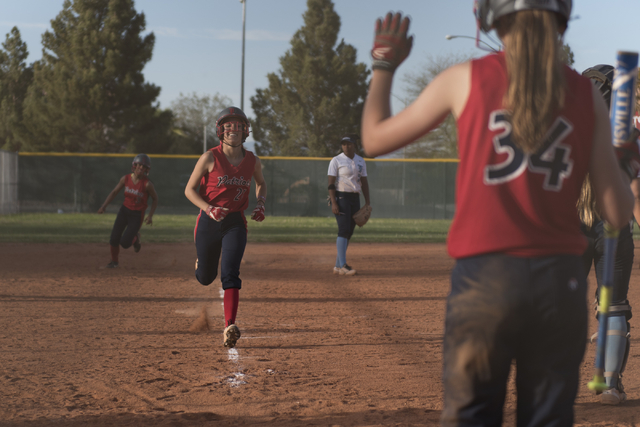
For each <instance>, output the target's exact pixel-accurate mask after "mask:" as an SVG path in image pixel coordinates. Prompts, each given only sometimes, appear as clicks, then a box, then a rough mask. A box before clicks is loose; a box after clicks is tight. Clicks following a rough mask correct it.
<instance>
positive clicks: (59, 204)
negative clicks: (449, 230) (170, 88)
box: [3, 153, 458, 219]
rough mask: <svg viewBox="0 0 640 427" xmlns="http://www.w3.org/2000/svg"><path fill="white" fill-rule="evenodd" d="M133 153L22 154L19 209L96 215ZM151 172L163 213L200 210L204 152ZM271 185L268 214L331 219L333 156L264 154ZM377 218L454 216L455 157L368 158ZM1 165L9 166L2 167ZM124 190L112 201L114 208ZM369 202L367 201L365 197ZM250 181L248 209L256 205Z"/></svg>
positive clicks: (167, 159)
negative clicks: (191, 194)
mask: <svg viewBox="0 0 640 427" xmlns="http://www.w3.org/2000/svg"><path fill="white" fill-rule="evenodd" d="M133 157H134V156H133V155H122V154H99V155H96V154H53V153H51V154H35V153H20V156H19V165H20V169H19V180H18V194H19V198H18V202H19V211H20V212H96V211H97V210H98V208H99V207H100V205H101V204H102V203H103V202H104V200H105V199H106V197H107V195H108V194H109V192H110V191H111V190H113V188H114V187H115V186H116V184H117V183H118V181H119V179H120V178H121V177H122V176H123V175H124V174H127V173H129V172H130V171H131V162H132V160H133ZM150 157H151V172H150V174H149V177H150V179H151V181H152V182H153V184H154V186H155V188H156V191H157V193H158V198H159V203H158V209H157V210H156V213H158V214H163V213H164V214H195V213H197V208H196V207H194V206H193V205H192V204H191V202H189V201H188V200H187V198H186V197H185V196H184V188H185V186H186V184H187V181H188V180H189V176H190V175H191V172H192V170H193V168H194V166H195V164H196V162H197V160H198V157H199V156H169V155H151V156H150ZM260 160H261V161H262V167H263V174H264V177H265V180H266V182H267V193H268V195H267V203H266V214H267V215H273V216H311V217H323V216H327V217H328V216H332V213H331V208H330V207H329V206H328V205H327V196H328V191H327V184H328V182H327V170H328V168H329V161H330V160H331V159H330V158H286V157H262V158H261V159H260ZM366 163H367V173H368V181H369V188H370V196H371V205H372V206H373V209H374V211H373V215H374V216H375V217H377V218H426V219H451V218H453V213H454V210H455V176H456V171H457V166H458V163H457V161H455V160H438V161H434V160H396V159H394V160H389V159H385V160H378V159H374V160H372V159H367V160H366ZM3 170H4V164H3ZM123 197H124V196H123V193H122V192H120V194H119V195H118V197H116V199H115V200H114V201H113V202H112V203H111V204H110V206H109V208H108V209H107V210H108V211H109V212H116V211H117V209H118V208H119V206H120V204H121V203H122V201H123ZM361 200H362V202H363V203H364V198H363V197H362V196H361ZM255 202H256V198H255V188H254V185H253V184H252V189H251V192H250V200H249V203H250V204H249V206H250V209H251V208H252V206H253V204H255Z"/></svg>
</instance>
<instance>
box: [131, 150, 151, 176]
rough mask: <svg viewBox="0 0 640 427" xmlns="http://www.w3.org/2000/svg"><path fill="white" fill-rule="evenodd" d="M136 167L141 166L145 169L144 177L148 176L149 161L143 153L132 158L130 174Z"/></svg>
mask: <svg viewBox="0 0 640 427" xmlns="http://www.w3.org/2000/svg"><path fill="white" fill-rule="evenodd" d="M136 165H142V166H144V167H145V168H146V171H145V175H149V170H151V159H150V158H149V156H147V155H146V154H144V153H140V154H138V155H137V156H135V157H134V158H133V162H132V163H131V172H133V171H134V170H135V169H136Z"/></svg>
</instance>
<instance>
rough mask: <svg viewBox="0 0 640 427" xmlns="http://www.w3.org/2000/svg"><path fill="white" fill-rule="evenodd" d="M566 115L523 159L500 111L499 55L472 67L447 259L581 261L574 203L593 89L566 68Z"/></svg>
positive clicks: (587, 145)
mask: <svg viewBox="0 0 640 427" xmlns="http://www.w3.org/2000/svg"><path fill="white" fill-rule="evenodd" d="M565 80H566V85H567V86H566V87H567V89H566V95H565V107H564V108H563V109H562V110H561V111H559V113H558V114H557V116H556V118H555V119H554V120H553V121H552V124H551V126H550V128H549V130H548V133H547V136H546V141H545V144H544V146H543V147H542V148H541V149H540V150H538V152H537V153H535V154H524V153H523V152H522V151H521V150H520V149H518V148H517V147H516V146H515V145H514V144H513V143H512V142H511V138H510V134H511V125H510V123H509V121H508V120H507V118H506V115H505V111H504V109H503V107H502V100H503V97H504V94H505V92H506V90H507V81H508V78H507V74H506V65H505V58H504V53H499V54H495V55H488V56H485V57H483V58H480V59H477V60H474V61H472V64H471V90H470V93H469V99H468V100H467V104H466V106H465V108H464V110H463V112H462V114H461V115H460V117H459V119H458V121H457V126H458V144H459V156H460V163H459V165H458V176H457V180H456V213H455V216H454V219H453V223H452V224H451V229H450V231H449V236H448V250H449V254H450V255H451V256H452V257H454V258H464V257H469V256H474V255H480V254H486V253H495V252H500V253H505V254H509V255H513V256H523V257H536V256H550V255H557V254H575V255H581V254H582V253H583V252H584V250H585V249H586V247H587V243H586V240H585V238H584V237H583V235H582V233H581V231H580V220H579V218H578V212H577V209H576V202H577V200H578V197H579V195H580V188H581V186H582V181H583V180H584V178H585V175H586V173H587V172H588V169H589V161H590V157H591V145H592V141H593V123H594V120H595V114H594V112H593V99H592V93H591V90H592V88H591V82H590V81H589V79H587V78H586V77H583V76H581V75H579V74H578V73H576V72H575V71H573V70H571V69H570V68H569V67H565Z"/></svg>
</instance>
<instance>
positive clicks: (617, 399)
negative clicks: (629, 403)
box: [600, 388, 627, 405]
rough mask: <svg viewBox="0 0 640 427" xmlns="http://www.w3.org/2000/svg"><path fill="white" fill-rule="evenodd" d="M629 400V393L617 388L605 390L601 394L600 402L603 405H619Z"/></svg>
mask: <svg viewBox="0 0 640 427" xmlns="http://www.w3.org/2000/svg"><path fill="white" fill-rule="evenodd" d="M625 400H627V394H626V393H625V392H624V391H620V390H618V389H615V388H610V389H608V390H605V391H603V392H602V394H601V395H600V403H602V404H603V405H619V404H620V403H622V402H624V401H625Z"/></svg>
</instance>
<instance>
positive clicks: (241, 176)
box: [199, 144, 256, 213]
mask: <svg viewBox="0 0 640 427" xmlns="http://www.w3.org/2000/svg"><path fill="white" fill-rule="evenodd" d="M209 151H211V154H213V157H214V166H213V170H212V171H211V172H208V173H205V175H204V176H203V177H202V179H201V180H200V191H199V193H200V196H201V197H202V198H203V199H204V200H205V201H206V202H207V203H209V204H210V205H213V206H218V207H221V208H227V209H229V213H231V212H243V211H244V210H245V209H247V206H249V189H250V188H251V177H253V171H254V169H255V166H256V156H254V155H253V153H252V152H251V151H247V150H245V151H244V153H245V154H244V159H242V161H241V162H240V164H239V165H238V166H233V165H232V164H231V163H229V160H228V159H227V156H226V155H225V154H224V153H223V151H222V144H220V145H219V146H217V147H214V148H212V149H211V150H209Z"/></svg>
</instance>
